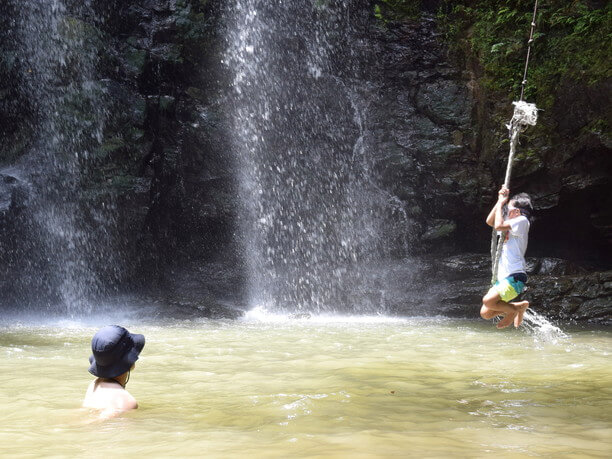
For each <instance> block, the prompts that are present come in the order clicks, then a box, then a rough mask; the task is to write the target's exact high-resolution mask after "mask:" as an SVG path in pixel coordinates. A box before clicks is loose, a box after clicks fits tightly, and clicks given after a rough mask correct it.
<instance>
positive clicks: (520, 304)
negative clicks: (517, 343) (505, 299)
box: [510, 301, 529, 327]
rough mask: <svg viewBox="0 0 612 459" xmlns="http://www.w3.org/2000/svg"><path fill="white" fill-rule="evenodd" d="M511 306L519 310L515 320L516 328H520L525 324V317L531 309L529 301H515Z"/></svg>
mask: <svg viewBox="0 0 612 459" xmlns="http://www.w3.org/2000/svg"><path fill="white" fill-rule="evenodd" d="M510 304H511V305H513V306H514V307H515V308H516V309H517V310H518V312H517V314H516V317H515V318H514V326H515V327H519V326H520V325H521V324H522V323H523V316H524V315H525V311H526V310H527V308H528V307H529V301H514V302H512V303H510Z"/></svg>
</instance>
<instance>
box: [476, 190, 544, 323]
mask: <svg viewBox="0 0 612 459" xmlns="http://www.w3.org/2000/svg"><path fill="white" fill-rule="evenodd" d="M509 193H510V192H509V190H508V189H507V188H506V187H504V186H502V188H501V189H500V190H499V192H498V198H497V203H496V204H495V206H493V209H491V212H489V215H488V216H487V220H486V221H487V225H489V226H492V227H493V228H495V230H496V231H503V232H505V234H506V238H505V241H504V242H503V247H502V252H501V256H500V259H499V267H498V272H497V281H496V282H495V284H494V285H493V286H492V287H491V288H490V289H489V291H488V292H487V294H486V295H485V296H484V297H483V298H482V308H481V309H480V316H481V317H482V318H483V319H492V318H493V317H496V316H499V315H501V316H504V317H503V318H502V320H501V321H500V322H499V323H498V324H497V328H505V327H507V326H509V325H510V324H512V323H514V326H515V327H518V326H519V325H521V323H522V322H523V315H524V314H525V310H526V309H527V308H528V307H529V302H528V301H515V302H512V300H514V299H515V298H516V297H518V296H519V295H520V294H521V292H522V291H523V290H524V289H525V283H526V282H527V273H526V272H525V268H526V264H525V251H526V250H527V241H528V236H529V227H530V223H529V217H530V216H531V211H532V209H533V207H532V205H531V199H530V198H529V195H527V194H526V193H520V194H517V195H515V196H513V197H512V198H510V200H508V195H509ZM506 202H508V206H507V211H508V214H507V219H506V220H504V216H503V207H504V204H506Z"/></svg>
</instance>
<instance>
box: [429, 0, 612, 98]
mask: <svg viewBox="0 0 612 459" xmlns="http://www.w3.org/2000/svg"><path fill="white" fill-rule="evenodd" d="M594 3H595V2H592V1H585V0H574V1H567V0H549V1H546V2H541V3H540V5H539V8H538V14H537V19H536V33H535V36H534V44H533V53H534V54H533V59H532V60H531V62H530V68H529V74H528V83H527V87H526V94H525V96H526V98H527V99H530V100H537V103H538V106H539V107H541V108H550V107H551V105H552V103H553V94H554V93H555V91H556V88H557V87H558V85H559V83H560V82H561V81H562V80H564V79H565V80H569V79H574V80H579V81H580V82H581V83H582V84H587V85H592V84H594V83H598V82H600V81H602V80H604V79H606V78H609V77H610V76H611V75H612V71H611V69H610V66H609V50H610V45H611V42H612V4H610V3H608V4H607V5H605V6H602V7H599V8H598V7H595V6H592V5H593V4H594ZM532 14H533V1H532V0H497V1H493V2H491V1H452V2H451V1H448V0H447V1H446V2H445V3H444V5H443V6H442V7H441V8H440V10H439V14H438V19H439V25H440V28H441V30H442V31H443V33H444V35H445V36H446V38H447V42H448V43H449V44H450V46H451V48H452V49H453V50H455V51H460V52H463V53H464V54H465V55H466V56H468V57H476V58H477V59H478V61H479V62H480V64H481V66H482V69H483V75H482V78H481V84H482V85H483V86H484V87H486V88H487V89H489V90H492V91H494V92H499V93H500V95H501V94H502V93H506V94H508V97H510V98H513V97H516V95H517V94H519V93H520V85H521V80H522V75H523V65H524V59H525V53H526V49H527V40H528V37H529V27H530V23H531V19H532Z"/></svg>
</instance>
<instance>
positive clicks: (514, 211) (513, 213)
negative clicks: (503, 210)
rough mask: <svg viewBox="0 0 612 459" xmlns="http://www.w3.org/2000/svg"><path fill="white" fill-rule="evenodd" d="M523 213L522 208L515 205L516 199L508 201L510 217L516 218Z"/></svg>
mask: <svg viewBox="0 0 612 459" xmlns="http://www.w3.org/2000/svg"><path fill="white" fill-rule="evenodd" d="M519 215H521V210H520V209H518V208H516V207H514V201H510V202H509V203H508V219H510V218H516V217H518V216H519Z"/></svg>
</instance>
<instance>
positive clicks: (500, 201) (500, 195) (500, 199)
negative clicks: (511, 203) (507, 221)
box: [486, 185, 509, 231]
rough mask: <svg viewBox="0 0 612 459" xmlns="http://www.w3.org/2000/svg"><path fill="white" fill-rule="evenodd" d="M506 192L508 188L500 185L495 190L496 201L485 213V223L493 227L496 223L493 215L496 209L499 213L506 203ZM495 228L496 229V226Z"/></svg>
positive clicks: (495, 213)
mask: <svg viewBox="0 0 612 459" xmlns="http://www.w3.org/2000/svg"><path fill="white" fill-rule="evenodd" d="M508 194H509V190H508V189H507V188H506V187H505V186H503V185H502V187H501V188H500V189H499V191H498V192H497V202H496V203H495V205H494V206H493V208H492V209H491V212H489V215H487V219H486V222H487V225H489V226H491V227H494V228H495V223H496V219H495V217H496V215H497V213H498V211H499V213H500V215H501V212H502V208H503V206H504V204H505V203H506V201H507V200H508ZM502 220H503V216H502ZM495 229H496V230H497V228H495ZM498 231H500V230H498Z"/></svg>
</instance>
